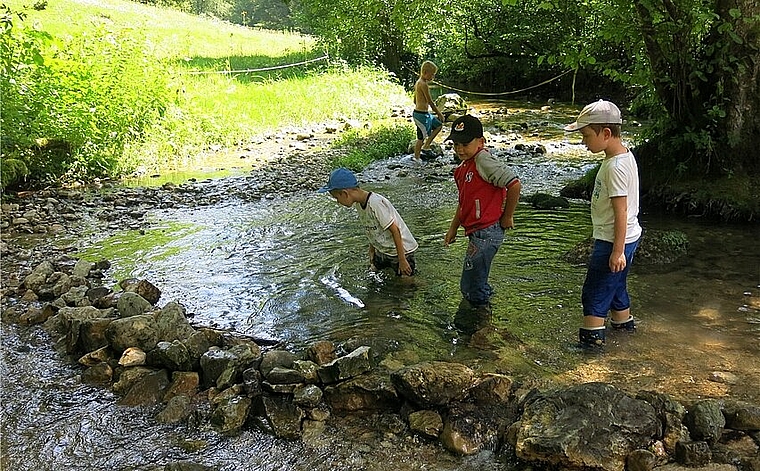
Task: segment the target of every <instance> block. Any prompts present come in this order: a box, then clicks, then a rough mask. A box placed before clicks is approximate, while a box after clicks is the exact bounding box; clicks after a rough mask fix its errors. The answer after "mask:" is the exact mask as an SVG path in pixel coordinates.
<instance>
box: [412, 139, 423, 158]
mask: <svg viewBox="0 0 760 471" xmlns="http://www.w3.org/2000/svg"><path fill="white" fill-rule="evenodd" d="M421 151H422V140H421V139H417V142H415V143H414V160H420V152H421Z"/></svg>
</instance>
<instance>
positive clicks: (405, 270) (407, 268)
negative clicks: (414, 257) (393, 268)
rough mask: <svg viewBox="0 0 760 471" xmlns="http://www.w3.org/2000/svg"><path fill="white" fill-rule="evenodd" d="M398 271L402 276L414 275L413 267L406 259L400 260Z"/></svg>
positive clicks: (400, 258) (401, 258)
mask: <svg viewBox="0 0 760 471" xmlns="http://www.w3.org/2000/svg"><path fill="white" fill-rule="evenodd" d="M398 271H399V272H401V274H402V275H407V276H411V275H412V266H411V265H409V261H408V260H407V259H406V257H399V258H398Z"/></svg>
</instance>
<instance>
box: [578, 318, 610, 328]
mask: <svg viewBox="0 0 760 471" xmlns="http://www.w3.org/2000/svg"><path fill="white" fill-rule="evenodd" d="M604 321H605V319H604V317H596V316H583V327H587V328H594V327H603V326H604Z"/></svg>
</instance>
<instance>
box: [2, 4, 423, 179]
mask: <svg viewBox="0 0 760 471" xmlns="http://www.w3.org/2000/svg"><path fill="white" fill-rule="evenodd" d="M6 4H7V5H8V6H9V7H10V8H11V9H12V10H13V11H14V12H24V13H25V15H26V18H25V19H24V21H23V23H22V22H18V21H17V22H15V23H14V34H19V33H21V32H22V31H24V30H26V31H27V32H29V31H32V30H34V31H36V32H40V31H42V32H44V33H46V34H48V35H49V36H50V37H49V38H48V39H45V40H42V41H39V42H38V44H39V49H40V52H41V53H42V56H43V57H44V58H45V64H46V67H45V68H44V70H42V68H29V67H23V68H19V69H18V70H17V72H16V73H17V77H15V79H16V80H14V81H13V82H12V83H10V84H6V82H3V86H4V90H3V95H4V104H3V120H2V124H3V137H4V139H6V141H7V142H12V143H14V144H15V148H14V149H15V150H14V151H15V152H16V153H17V154H18V155H17V156H21V157H23V158H26V159H28V160H29V163H30V165H31V166H32V167H33V168H32V170H33V171H35V170H36V171H49V172H50V173H51V176H55V175H54V174H55V173H63V174H66V173H68V174H69V176H70V177H72V176H73V177H76V176H77V173H84V174H88V172H89V174H90V175H91V174H92V173H93V169H95V171H100V170H102V169H106V170H105V171H102V173H104V174H107V175H108V176H115V175H116V174H123V173H127V172H129V171H131V170H133V169H134V168H136V167H138V166H140V167H142V168H146V169H150V170H153V169H158V170H160V169H168V168H174V167H177V166H187V165H188V162H192V160H193V156H194V155H197V154H198V153H199V151H201V150H202V149H204V148H208V147H209V146H211V145H222V146H232V145H237V144H240V143H244V142H246V141H248V140H250V139H251V138H252V137H254V136H256V135H259V134H261V133H265V132H270V131H272V130H275V129H278V128H282V127H283V126H288V125H294V126H301V125H306V124H309V123H318V122H324V121H327V120H332V119H338V118H350V119H361V120H380V119H383V118H385V117H387V116H388V114H389V111H390V108H391V106H392V105H393V104H396V103H399V104H400V103H407V102H408V101H409V98H408V95H407V93H406V92H405V91H404V90H403V88H402V87H401V86H400V85H398V84H397V83H395V82H394V81H392V80H391V79H390V77H389V76H388V75H387V74H385V73H384V72H382V71H379V70H376V69H371V68H350V67H346V66H344V65H342V63H341V62H340V61H335V60H332V59H329V60H328V59H321V60H316V61H314V62H310V63H308V64H303V65H300V66H297V67H292V68H279V66H282V65H287V64H296V63H301V62H304V61H308V60H312V59H320V58H322V57H324V55H323V53H322V51H320V50H318V49H317V48H316V42H315V41H314V39H313V38H310V37H308V36H303V35H299V34H295V33H289V32H276V31H266V30H260V29H253V28H246V27H242V26H237V25H232V24H229V23H223V22H220V21H217V20H214V19H211V18H205V17H198V16H193V15H188V14H185V13H181V12H177V11H174V10H170V9H164V8H158V7H152V6H148V5H143V4H140V3H136V2H130V1H122V0H49V1H48V2H47V4H46V6H45V8H44V9H41V10H37V9H33V8H29V7H28V6H29V5H30V4H28V3H27V2H24V1H21V0H10V1H9V2H7V3H6ZM18 42H19V41H17V43H18ZM264 68H270V70H259V71H254V72H234V71H239V70H247V69H264ZM19 84H23V86H21V85H19ZM6 85H7V86H6ZM14 97H15V98H16V99H15V100H14ZM6 98H7V99H6ZM40 140H43V141H42V142H54V141H55V142H58V141H62V142H64V144H65V148H66V149H67V150H70V154H71V156H70V157H67V156H66V155H62V154H61V155H58V154H56V155H52V156H37V157H36V159H37V160H35V156H33V155H32V153H31V152H29V151H27V150H25V149H28V148H32V147H34V145H35V142H36V143H39V142H41V141H40ZM6 147H7V146H6ZM6 147H4V153H5V154H8V151H7V148H6ZM37 147H39V146H37ZM25 152H26V153H25ZM5 157H7V155H6V156H5ZM43 157H44V158H43ZM51 159H52V160H56V159H58V160H60V162H57V166H56V168H52V169H51V168H37V167H35V165H37V166H38V167H40V166H43V165H44V162H43V161H50V160H51ZM92 160H96V163H95V164H93V163H92Z"/></svg>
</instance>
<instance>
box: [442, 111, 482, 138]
mask: <svg viewBox="0 0 760 471" xmlns="http://www.w3.org/2000/svg"><path fill="white" fill-rule="evenodd" d="M477 137H483V124H482V123H481V122H480V120H479V119H478V118H476V117H475V116H472V115H469V114H466V115H464V116H462V117H461V118H457V119H456V120H455V121H454V122H453V123H451V134H449V137H447V138H446V141H454V142H456V143H457V144H466V143H468V142H470V141H471V140H473V139H475V138H477Z"/></svg>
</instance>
